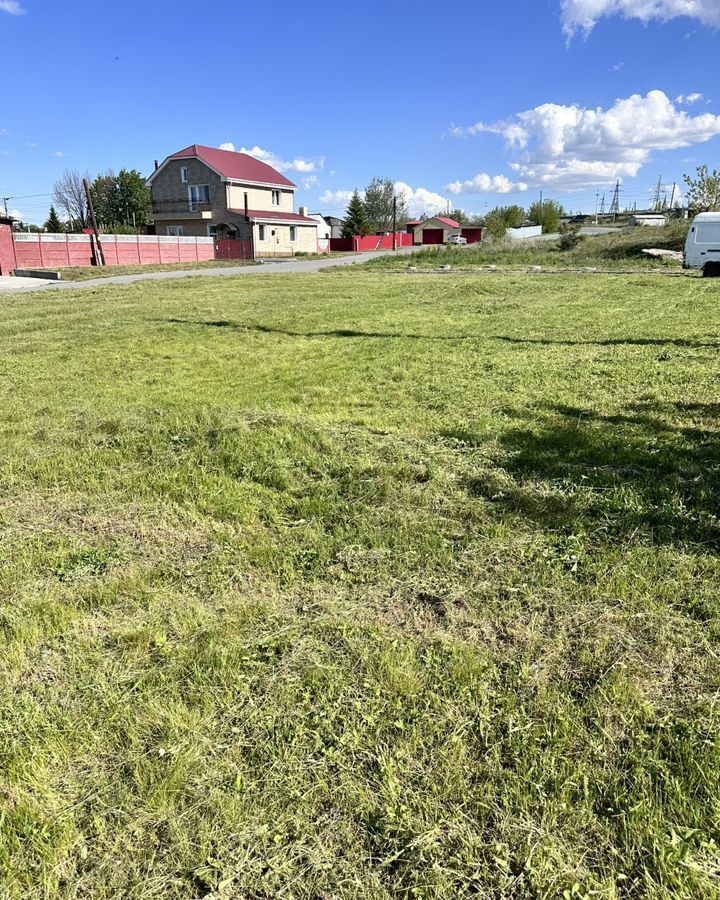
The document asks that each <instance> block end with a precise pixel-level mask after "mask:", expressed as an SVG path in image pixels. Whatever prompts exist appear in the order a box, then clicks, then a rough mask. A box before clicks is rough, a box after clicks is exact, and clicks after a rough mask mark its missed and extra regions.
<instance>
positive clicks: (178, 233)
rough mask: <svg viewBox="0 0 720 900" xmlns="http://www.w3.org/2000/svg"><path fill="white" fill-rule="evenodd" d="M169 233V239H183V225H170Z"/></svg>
mask: <svg viewBox="0 0 720 900" xmlns="http://www.w3.org/2000/svg"><path fill="white" fill-rule="evenodd" d="M167 233H168V237H182V236H183V227H182V225H168V227H167Z"/></svg>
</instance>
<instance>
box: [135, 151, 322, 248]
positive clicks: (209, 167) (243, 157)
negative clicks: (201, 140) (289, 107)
mask: <svg viewBox="0 0 720 900" xmlns="http://www.w3.org/2000/svg"><path fill="white" fill-rule="evenodd" d="M147 184H148V186H149V187H150V190H151V192H152V210H153V221H154V224H155V230H156V233H157V234H159V235H171V236H175V237H181V236H187V237H204V236H208V235H210V236H213V237H217V238H229V239H231V240H233V239H236V240H238V241H247V242H251V244H252V248H253V255H254V256H258V257H262V256H293V255H295V254H296V253H316V252H317V250H318V239H317V224H318V223H317V221H316V220H315V219H312V218H310V217H309V216H308V214H307V210H306V209H304V208H302V207H301V208H300V210H299V211H298V212H295V191H296V190H297V185H295V184H294V183H293V182H292V181H290V179H289V178H286V177H285V175H283V174H282V173H281V172H278V171H277V169H274V168H273V167H272V166H270V165H268V164H267V163H265V162H263V161H262V160H259V159H256V158H255V157H254V156H250V155H249V154H247V153H238V152H236V151H235V150H220V149H218V148H215V147H205V146H203V145H201V144H192V145H191V146H189V147H185V148H184V149H183V150H178V151H177V152H176V153H172V154H171V155H170V156H168V157H166V159H164V160H163V162H162V163H161V164H160V165H158V164H157V163H156V165H155V171H154V172H153V173H152V175H151V176H150V177H149V178H148V180H147Z"/></svg>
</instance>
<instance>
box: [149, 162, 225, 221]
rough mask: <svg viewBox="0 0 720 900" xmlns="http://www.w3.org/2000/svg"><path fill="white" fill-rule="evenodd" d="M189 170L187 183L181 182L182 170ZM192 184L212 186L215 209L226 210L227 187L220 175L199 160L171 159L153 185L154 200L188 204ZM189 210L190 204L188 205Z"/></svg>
mask: <svg viewBox="0 0 720 900" xmlns="http://www.w3.org/2000/svg"><path fill="white" fill-rule="evenodd" d="M182 166H186V167H187V170H188V173H187V174H188V180H187V183H185V182H183V181H181V180H180V169H181V167H182ZM191 184H207V185H209V186H210V203H211V205H212V207H213V210H215V209H225V185H224V184H223V182H222V180H221V178H220V176H219V175H216V174H215V172H213V170H212V169H209V168H208V167H207V166H206V165H205V163H203V162H200V160H199V159H185V160H180V159H171V160H170V162H169V163H168V164H167V165H166V166H165V168H164V169H163V170H162V172H160V173H159V174H158V175H156V176H155V179H154V180H153V183H152V198H153V200H155V201H158V200H159V201H164V202H167V201H171V202H174V203H182V202H185V203H187V202H188V187H189V186H190V185H191ZM188 210H189V204H188Z"/></svg>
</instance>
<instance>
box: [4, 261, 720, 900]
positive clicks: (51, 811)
mask: <svg viewBox="0 0 720 900" xmlns="http://www.w3.org/2000/svg"><path fill="white" fill-rule="evenodd" d="M719 305H720V282H718V281H713V280H699V279H675V278H664V277H654V276H642V275H641V276H623V277H613V276H597V277H594V278H582V277H577V278H575V277H567V278H559V277H557V276H547V277H546V276H542V275H540V276H537V277H535V278H523V277H519V276H512V275H510V276H507V277H505V278H492V277H483V276H455V275H452V274H451V275H445V276H438V277H434V276H428V277H425V278H417V277H412V276H405V275H402V274H396V275H393V276H392V277H388V276H387V275H385V274H384V273H383V272H381V271H377V270H376V271H375V272H373V271H352V272H332V273H327V272H325V273H318V274H316V275H302V276H299V275H283V276H276V277H272V278H267V277H265V278H263V277H255V276H252V275H250V276H247V277H243V278H242V279H237V280H228V279H217V280H216V279H194V280H184V281H172V282H167V283H143V284H138V285H133V286H125V287H121V286H118V287H113V286H106V287H103V288H101V289H92V290H78V291H76V292H75V291H64V292H62V293H60V292H58V293H49V294H48V293H45V294H37V295H17V296H14V297H13V296H5V297H2V298H1V299H0V349H1V351H2V361H1V362H0V400H1V405H0V429H1V431H0V441H1V446H2V453H1V454H0V641H2V648H1V651H0V897H2V898H3V900H5V898H9V900H15V898H22V900H27V898H30V900H34V898H38V900H39V898H56V897H62V898H93V900H96V898H100V900H110V898H113V900H115V898H120V897H122V898H143V900H145V898H158V900H160V898H162V900H165V898H197V897H213V898H217V900H223V898H238V900H245V898H308V900H315V898H328V900H330V898H339V897H343V898H345V897H347V898H358V900H359V898H399V897H410V898H457V897H465V896H477V897H484V898H504V897H508V898H509V897H512V898H527V900H530V898H571V900H579V898H590V897H593V898H594V897H600V898H628V900H630V898H653V900H657V898H668V900H669V898H687V900H691V898H692V900H697V898H700V897H702V898H705V897H717V896H718V885H719V884H720V881H719V877H720V849H719V845H720V752H719V750H720V744H719V740H718V726H719V725H720V710H719V709H718V696H720V695H719V690H720V663H719V655H720V643H719V640H718V638H719V632H720V619H719V614H720V594H719V592H718V583H719V579H720V562H719V559H718V548H719V547H720V525H719V523H718V519H717V518H716V517H717V515H718V509H719V507H720V402H719V401H718V394H719V391H720V363H719V357H718V350H719V349H720V310H719V308H718V307H719Z"/></svg>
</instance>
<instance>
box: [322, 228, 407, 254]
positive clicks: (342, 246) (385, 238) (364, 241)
mask: <svg viewBox="0 0 720 900" xmlns="http://www.w3.org/2000/svg"><path fill="white" fill-rule="evenodd" d="M395 237H396V241H397V246H398V247H412V242H413V236H412V235H411V234H408V233H407V232H406V231H398V232H396V233H395ZM392 246H393V236H392V234H383V235H379V234H369V235H367V236H364V237H361V236H359V235H355V236H354V237H349V238H331V239H330V249H331V250H334V251H338V250H339V251H341V252H344V253H363V252H365V251H367V250H392Z"/></svg>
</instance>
